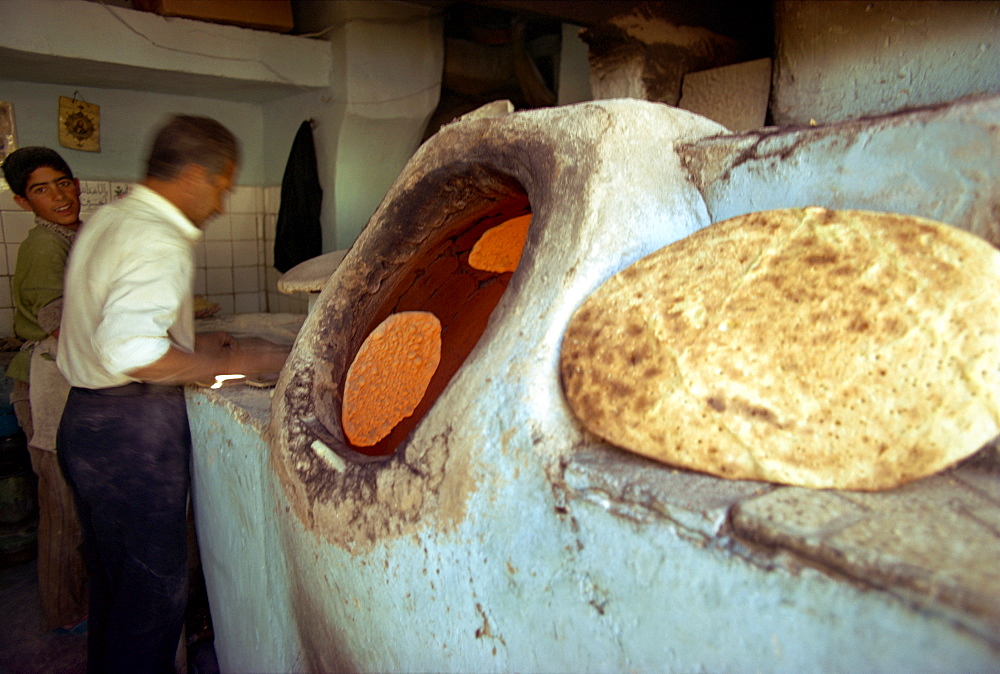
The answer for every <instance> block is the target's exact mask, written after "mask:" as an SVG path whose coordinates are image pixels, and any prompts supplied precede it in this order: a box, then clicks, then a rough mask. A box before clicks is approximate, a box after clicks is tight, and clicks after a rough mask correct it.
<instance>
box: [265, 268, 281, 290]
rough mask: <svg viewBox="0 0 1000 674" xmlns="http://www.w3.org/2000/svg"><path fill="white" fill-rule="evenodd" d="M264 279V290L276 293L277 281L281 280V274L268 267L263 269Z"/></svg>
mask: <svg viewBox="0 0 1000 674" xmlns="http://www.w3.org/2000/svg"><path fill="white" fill-rule="evenodd" d="M264 274H265V278H266V279H267V285H266V288H267V290H268V291H273V292H277V290H278V279H279V278H281V272H280V271H278V270H277V269H275V268H274V267H272V266H271V265H268V266H267V267H265V268H264Z"/></svg>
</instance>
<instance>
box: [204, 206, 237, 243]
mask: <svg viewBox="0 0 1000 674" xmlns="http://www.w3.org/2000/svg"><path fill="white" fill-rule="evenodd" d="M232 238H233V226H232V224H231V223H230V221H229V214H228V213H223V214H222V215H219V216H216V217H214V218H212V219H211V220H209V221H208V224H207V225H206V226H205V240H206V241H229V240H232Z"/></svg>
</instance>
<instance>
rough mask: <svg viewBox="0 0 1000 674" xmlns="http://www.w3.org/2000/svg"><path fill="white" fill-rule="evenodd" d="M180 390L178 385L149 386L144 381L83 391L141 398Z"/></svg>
mask: <svg viewBox="0 0 1000 674" xmlns="http://www.w3.org/2000/svg"><path fill="white" fill-rule="evenodd" d="M182 388H183V387H182V386H180V385H179V384H149V383H147V382H144V381H134V382H131V383H130V384H122V385H121V386H111V387H109V388H88V389H83V390H84V391H89V392H91V393H96V394H98V395H102V396H141V395H147V394H154V393H170V392H174V391H178V390H180V389H182Z"/></svg>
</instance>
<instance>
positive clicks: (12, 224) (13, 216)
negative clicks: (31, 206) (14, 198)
mask: <svg viewBox="0 0 1000 674" xmlns="http://www.w3.org/2000/svg"><path fill="white" fill-rule="evenodd" d="M34 226H35V214H34V213H32V212H31V211H6V212H4V214H3V240H4V242H5V243H21V242H22V241H24V239H25V237H27V236H28V230H29V229H31V228H32V227H34Z"/></svg>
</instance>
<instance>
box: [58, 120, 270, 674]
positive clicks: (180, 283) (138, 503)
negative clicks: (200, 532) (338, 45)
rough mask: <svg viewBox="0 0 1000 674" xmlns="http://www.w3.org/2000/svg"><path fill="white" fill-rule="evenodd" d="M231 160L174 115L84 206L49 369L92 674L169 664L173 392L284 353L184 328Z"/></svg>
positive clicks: (175, 570) (177, 506)
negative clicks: (121, 180) (84, 575)
mask: <svg viewBox="0 0 1000 674" xmlns="http://www.w3.org/2000/svg"><path fill="white" fill-rule="evenodd" d="M238 161H239V145H238V142H237V140H236V138H235V137H234V136H233V134H232V133H231V132H230V131H229V130H228V129H226V128H225V127H224V126H222V125H221V124H219V123H218V122H216V121H215V120H211V119H208V118H203V117H190V116H175V117H173V118H172V119H171V120H170V121H169V122H168V123H167V124H166V125H165V126H164V127H163V128H161V129H160V131H159V132H158V133H157V135H156V137H155V139H154V141H153V146H152V149H151V151H150V155H149V160H148V163H147V170H146V178H145V179H144V181H143V182H142V184H141V185H137V186H136V187H135V188H134V189H133V191H132V192H131V193H130V194H129V196H127V197H126V198H124V199H122V200H120V201H117V202H113V203H111V204H109V205H108V206H106V207H104V208H102V209H101V210H99V211H98V212H97V213H95V214H94V216H93V217H92V218H91V220H90V221H89V222H88V226H87V228H86V229H85V230H84V231H83V233H81V235H80V236H79V237H78V238H77V241H76V244H75V246H74V249H73V251H72V253H71V254H70V259H69V264H68V266H67V270H66V284H65V288H66V290H65V298H64V307H63V317H62V324H61V329H60V339H59V351H58V357H57V362H58V365H59V368H60V369H61V370H62V372H63V374H64V375H65V376H66V379H67V380H68V381H69V383H70V384H71V385H72V386H73V388H72V389H71V391H70V394H69V398H68V400H67V403H66V408H65V411H64V413H63V417H62V421H61V423H60V426H59V435H58V445H59V461H60V465H61V466H62V470H63V473H64V474H65V476H66V479H67V482H68V483H69V484H70V486H71V488H72V489H73V493H74V497H75V500H76V505H77V511H78V514H79V516H80V521H81V525H82V527H83V531H84V545H85V556H86V560H87V569H88V572H89V577H90V612H89V621H88V623H89V624H88V670H89V671H92V672H94V671H100V672H118V671H121V672H138V671H150V672H152V671H161V670H162V671H173V669H172V666H173V659H174V653H175V650H176V647H177V643H178V638H179V636H180V634H181V627H182V625H183V621H184V607H185V603H186V600H187V578H188V575H187V574H188V566H187V539H186V504H187V495H188V487H189V482H190V476H189V459H190V452H191V436H190V430H189V428H188V420H187V409H186V406H185V402H184V392H183V387H182V385H183V384H185V383H190V382H195V381H204V380H209V381H211V380H212V379H213V378H214V376H215V375H218V374H226V373H230V374H232V373H241V374H250V373H260V372H276V371H278V370H279V369H280V368H281V366H282V364H283V363H284V360H285V357H286V356H287V353H288V350H287V348H284V347H277V346H274V345H266V343H262V342H260V341H259V340H256V341H254V342H253V343H247V342H246V341H244V342H242V343H241V342H237V341H236V340H234V339H233V338H231V337H230V336H229V335H227V334H225V333H211V334H206V335H197V336H196V335H195V332H194V308H193V296H192V282H193V279H194V257H193V247H194V245H195V243H196V242H197V241H198V240H199V238H200V237H201V233H202V232H201V228H202V227H203V226H204V225H205V223H206V222H207V221H208V220H209V219H210V218H212V217H213V216H214V215H216V214H219V213H222V211H223V204H222V200H223V197H224V196H225V194H226V193H227V192H228V191H229V190H230V189H231V188H232V185H233V181H234V175H235V172H236V167H237V164H238Z"/></svg>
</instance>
